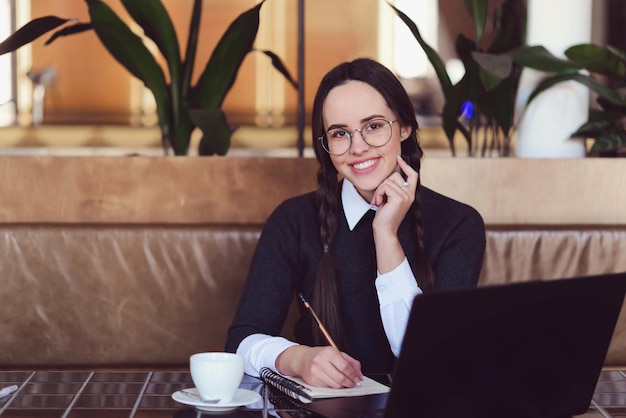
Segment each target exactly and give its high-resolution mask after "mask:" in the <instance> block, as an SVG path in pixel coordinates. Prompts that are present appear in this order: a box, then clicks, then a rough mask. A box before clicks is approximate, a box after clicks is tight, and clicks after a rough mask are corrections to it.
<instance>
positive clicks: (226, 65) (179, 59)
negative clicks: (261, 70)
mask: <svg viewBox="0 0 626 418" xmlns="http://www.w3.org/2000/svg"><path fill="white" fill-rule="evenodd" d="M84 1H85V3H86V5H87V7H88V9H89V16H90V19H91V20H90V22H88V23H81V22H78V23H76V22H74V21H73V20H72V19H63V18H59V17H56V16H45V17H39V18H36V19H33V20H32V21H30V22H29V23H27V24H26V25H24V26H23V27H22V28H20V29H19V30H17V31H16V32H15V33H14V34H12V35H11V36H10V37H8V38H7V39H6V40H5V41H3V42H2V43H0V55H2V54H5V53H8V52H12V51H15V50H16V49H17V48H19V47H21V46H23V45H25V44H27V43H30V42H32V41H34V40H35V39H37V38H39V37H40V36H42V35H44V34H46V33H48V32H50V31H52V30H55V29H57V28H60V27H62V28H61V29H58V30H57V31H56V32H54V33H53V34H52V36H51V37H50V38H49V39H48V41H47V42H46V44H49V43H51V42H53V41H54V40H56V39H57V38H59V37H62V36H68V35H76V34H80V33H83V32H85V31H90V30H93V31H95V33H96V35H97V36H98V38H99V39H100V41H101V42H102V44H103V45H104V47H105V48H106V49H107V50H108V51H109V53H110V54H111V55H112V56H113V57H114V58H115V59H116V60H117V61H118V62H119V63H120V64H122V65H123V66H124V67H125V68H126V69H127V70H128V71H129V72H130V73H131V74H132V75H133V76H135V77H137V78H138V79H140V80H141V81H142V82H143V83H144V84H145V85H146V87H147V88H148V89H149V90H150V91H151V92H152V94H153V95H154V98H155V101H156V108H157V115H158V119H159V127H160V130H161V137H162V145H163V148H164V150H165V153H166V154H168V152H169V150H172V151H173V153H174V154H175V155H186V154H187V153H188V151H189V143H190V139H191V134H192V132H193V130H194V129H195V128H196V127H197V128H199V129H200V130H201V131H202V138H201V140H200V144H199V149H198V154H200V155H215V154H217V155H225V154H226V153H227V151H228V149H229V147H230V137H231V133H232V130H231V127H230V126H229V124H228V122H227V119H226V115H225V114H224V112H223V110H222V103H223V101H224V98H225V97H226V94H227V93H228V92H229V90H230V88H231V87H232V85H233V84H234V82H235V78H236V76H237V72H238V70H239V68H240V66H241V64H242V62H243V59H244V58H245V57H246V55H247V54H248V53H249V52H251V51H253V50H254V49H253V43H254V40H255V38H256V34H257V31H258V27H259V11H260V9H261V7H262V6H263V4H264V3H265V0H263V1H261V2H260V3H259V4H257V5H256V6H254V7H252V8H251V9H249V10H247V11H245V12H243V13H242V14H241V15H239V16H238V17H237V18H236V19H235V20H234V21H233V22H232V23H231V24H230V26H229V27H228V29H227V30H226V32H224V34H223V35H222V37H221V39H220V41H219V42H218V44H217V46H216V47H215V49H214V50H213V52H212V54H211V57H210V58H209V61H208V62H207V64H206V67H205V68H204V70H203V71H202V73H201V75H200V77H199V79H198V81H197V83H196V84H195V85H192V81H191V76H192V71H193V67H194V64H195V56H196V49H197V42H198V34H199V29H200V17H201V14H202V3H203V2H202V0H194V2H193V10H192V14H191V21H190V23H189V36H188V42H187V45H186V50H185V54H184V56H181V51H180V49H179V43H178V37H177V35H176V32H175V30H174V25H173V24H172V20H171V19H170V16H169V15H168V13H167V10H166V9H165V7H164V6H163V4H162V2H161V1H160V0H121V2H122V4H123V5H124V7H125V8H126V10H127V11H128V13H129V14H130V16H131V17H132V18H133V19H134V20H135V22H136V23H137V24H138V25H139V26H140V27H141V28H142V29H143V31H144V33H145V35H146V36H147V37H148V38H150V39H151V40H152V41H154V42H155V44H156V45H157V46H158V49H159V51H160V53H161V54H162V56H163V58H164V59H165V62H166V63H167V71H168V72H169V75H170V82H169V84H168V82H167V81H166V77H165V73H164V70H163V68H161V66H160V65H159V64H158V62H157V59H156V57H155V56H153V54H152V53H151V52H150V51H149V50H148V48H147V47H146V46H145V45H144V43H143V41H142V39H141V38H140V37H139V36H138V35H136V34H135V33H133V31H132V30H131V29H130V28H129V26H128V25H127V24H126V23H124V22H123V21H122V20H121V19H120V18H119V17H118V16H117V15H116V14H115V13H114V12H113V10H112V9H111V8H110V7H109V6H108V5H107V4H106V3H104V2H102V1H101V0H84ZM261 52H263V53H264V54H265V55H267V56H268V57H270V58H271V60H272V65H273V66H274V68H276V69H277V70H278V71H279V72H280V73H282V74H283V75H284V76H285V77H286V79H287V80H288V81H289V82H290V83H291V84H292V85H293V86H294V87H296V88H297V83H296V82H295V81H294V80H293V79H292V77H291V75H290V74H289V72H288V71H287V69H286V68H285V66H284V65H283V63H282V61H281V60H280V58H279V57H278V56H276V55H275V54H273V53H272V52H271V51H261Z"/></svg>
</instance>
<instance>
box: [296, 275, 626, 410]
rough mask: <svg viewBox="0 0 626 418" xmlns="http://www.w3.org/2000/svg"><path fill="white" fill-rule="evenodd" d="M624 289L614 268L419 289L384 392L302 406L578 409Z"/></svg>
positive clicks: (585, 400) (586, 398)
mask: <svg viewBox="0 0 626 418" xmlns="http://www.w3.org/2000/svg"><path fill="white" fill-rule="evenodd" d="M625 292H626V273H620V274H609V275H599V276H588V277H579V278H569V279H559V280H549V281H530V282H522V283H515V284H507V285H497V286H485V287H479V288H477V289H467V290H449V291H439V292H433V293H430V294H426V295H420V296H418V297H416V298H415V300H414V302H413V307H412V309H411V314H410V317H409V321H408V324H407V331H406V334H405V337H404V341H403V345H402V349H401V353H400V356H399V358H398V360H397V362H396V366H395V369H394V372H393V375H392V381H391V383H392V384H391V391H390V392H389V394H384V395H372V396H365V397H360V398H334V399H325V400H320V401H315V402H313V403H311V404H308V405H305V406H304V407H305V408H306V409H307V410H309V411H310V412H313V413H315V414H318V415H317V416H323V417H327V418H353V417H384V418H397V417H405V416H415V417H429V418H430V417H455V418H456V417H463V418H471V417H503V416H506V417H509V418H510V417H557V418H558V417H571V416H572V415H578V414H583V413H585V412H586V411H587V410H588V408H589V405H590V403H591V398H592V396H593V392H594V389H595V386H596V382H597V380H598V377H599V375H600V372H601V369H602V366H603V364H604V359H605V356H606V353H607V351H608V348H609V344H610V342H611V338H612V335H613V330H614V328H615V325H616V323H617V320H618V317H619V314H620V310H621V308H622V305H623V304H624V294H625Z"/></svg>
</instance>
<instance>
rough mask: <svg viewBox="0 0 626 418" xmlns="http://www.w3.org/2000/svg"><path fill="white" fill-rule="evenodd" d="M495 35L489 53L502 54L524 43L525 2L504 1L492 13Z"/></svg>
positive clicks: (516, 0)
mask: <svg viewBox="0 0 626 418" xmlns="http://www.w3.org/2000/svg"><path fill="white" fill-rule="evenodd" d="M493 19H494V24H493V26H494V28H495V33H494V36H493V40H492V43H491V46H490V47H489V48H488V49H487V51H488V52H490V53H494V54H497V53H504V52H507V51H510V50H512V49H515V48H519V47H520V46H522V45H524V44H525V43H526V21H527V11H526V0H506V1H505V2H504V3H502V4H500V5H498V7H496V10H495V12H494V18H493Z"/></svg>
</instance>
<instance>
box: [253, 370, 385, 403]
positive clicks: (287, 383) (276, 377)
mask: <svg viewBox="0 0 626 418" xmlns="http://www.w3.org/2000/svg"><path fill="white" fill-rule="evenodd" d="M259 375H260V377H261V380H263V382H265V383H266V384H267V385H269V386H271V387H273V388H274V389H276V390H278V391H279V392H281V393H284V394H285V395H287V396H290V397H291V398H293V399H296V400H298V401H300V402H303V403H310V402H312V401H313V400H314V399H323V398H342V397H347V396H364V395H375V394H379V393H387V392H389V389H390V388H389V386H385V385H383V384H382V383H379V382H377V381H376V380H374V379H371V378H369V377H367V376H364V379H363V381H361V383H360V384H359V386H355V387H352V388H343V389H333V388H324V387H318V386H311V385H309V384H307V383H305V382H304V380H302V379H301V378H299V377H285V376H283V375H281V374H279V373H276V372H275V371H273V370H271V369H268V368H267V367H264V368H263V369H261V371H260V373H259Z"/></svg>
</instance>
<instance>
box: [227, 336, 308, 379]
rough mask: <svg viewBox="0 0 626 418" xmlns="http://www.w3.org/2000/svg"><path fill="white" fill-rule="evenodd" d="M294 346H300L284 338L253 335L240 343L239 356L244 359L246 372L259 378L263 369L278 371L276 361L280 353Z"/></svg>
mask: <svg viewBox="0 0 626 418" xmlns="http://www.w3.org/2000/svg"><path fill="white" fill-rule="evenodd" d="M294 345H298V344H296V343H294V342H293V341H289V340H288V339H286V338H283V337H272V336H270V335H266V334H252V335H248V336H247V337H246V338H244V339H243V340H242V341H241V343H239V347H237V354H240V355H242V356H243V358H244V372H245V373H246V374H249V375H251V376H256V377H258V376H259V371H260V370H261V369H262V368H263V367H268V368H270V369H272V370H274V371H276V359H277V358H278V356H279V355H280V353H282V352H283V351H285V350H286V349H288V348H289V347H291V346H294Z"/></svg>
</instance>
